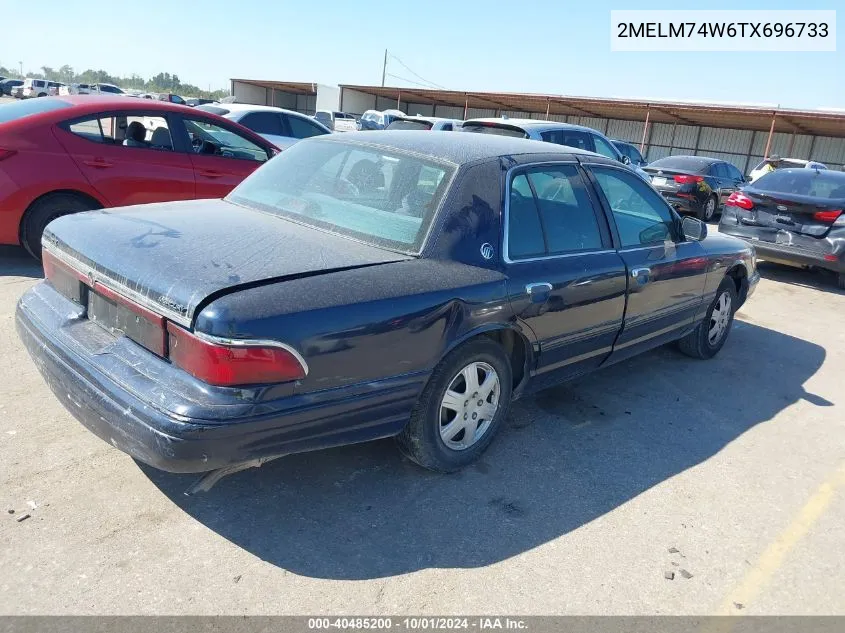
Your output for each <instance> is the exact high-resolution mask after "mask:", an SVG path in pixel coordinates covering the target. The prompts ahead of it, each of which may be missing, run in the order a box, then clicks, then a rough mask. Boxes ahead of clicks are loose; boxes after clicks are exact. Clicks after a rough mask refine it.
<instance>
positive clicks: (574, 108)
mask: <svg viewBox="0 0 845 633" xmlns="http://www.w3.org/2000/svg"><path fill="white" fill-rule="evenodd" d="M340 88H341V90H343V89H349V90H355V91H357V92H362V93H364V94H369V95H373V96H375V97H384V98H387V99H401V102H403V103H419V104H430V105H443V106H453V107H461V108H488V109H489V108H494V109H497V110H505V111H515V112H539V113H544V112H545V113H547V114H549V115H552V114H555V115H567V116H587V117H596V118H602V119H623V120H629V121H645V120H646V117H648V119H649V121H650V122H651V123H677V124H680V125H694V126H704V127H717V128H738V129H745V130H760V131H769V130H770V128H771V126H772V120H773V119H775V120H776V121H777V127H778V129H779V130H780V131H787V132H795V133H798V134H810V135H815V136H831V137H839V138H845V111H843V112H836V111H826V110H795V109H786V108H778V107H773V106H752V105H726V104H708V103H687V102H677V101H648V100H632V99H602V98H593V97H567V96H563V95H542V94H523V93H513V92H473V91H466V92H462V91H457V90H429V89H422V88H404V87H382V86H358V85H348V84H341V86H340Z"/></svg>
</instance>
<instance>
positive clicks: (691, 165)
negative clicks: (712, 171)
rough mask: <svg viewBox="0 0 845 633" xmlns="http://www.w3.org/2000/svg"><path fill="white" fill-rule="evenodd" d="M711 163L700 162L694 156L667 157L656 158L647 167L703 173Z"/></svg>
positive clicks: (707, 161)
mask: <svg viewBox="0 0 845 633" xmlns="http://www.w3.org/2000/svg"><path fill="white" fill-rule="evenodd" d="M711 164H713V161H709V160H701V159H700V158H696V157H695V156H667V157H666V158H658V159H657V160H656V161H654V162H652V163H650V164H649V167H655V168H658V169H660V168H665V169H683V170H684V171H692V172H702V173H703V172H705V171H707V170H708V169H709V168H710V165H711Z"/></svg>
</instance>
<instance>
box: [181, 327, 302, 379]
mask: <svg viewBox="0 0 845 633" xmlns="http://www.w3.org/2000/svg"><path fill="white" fill-rule="evenodd" d="M191 334H193V335H194V336H196V337H197V338H198V339H200V340H201V341H205V342H207V343H212V344H214V345H226V346H228V347H278V348H280V349H283V350H285V351H286V352H288V353H289V354H290V355H291V356H293V357H294V358H295V359H296V361H297V362H298V363H299V364H300V366H301V367H302V370H303V371H304V372H305V375H306V376H307V375H308V363H306V362H305V359H304V358H303V357H302V354H300V353H299V352H298V351H297V350H296V349H295V348H293V347H291V346H290V345H288V344H287V343H281V342H279V341H274V340H270V339H245V338H225V337H222V336H213V335H212V334H205V333H203V332H191Z"/></svg>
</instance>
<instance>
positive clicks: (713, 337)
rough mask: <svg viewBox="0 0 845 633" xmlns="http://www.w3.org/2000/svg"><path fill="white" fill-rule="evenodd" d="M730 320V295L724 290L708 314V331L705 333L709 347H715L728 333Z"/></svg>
mask: <svg viewBox="0 0 845 633" xmlns="http://www.w3.org/2000/svg"><path fill="white" fill-rule="evenodd" d="M730 320H731V295H730V293H729V292H728V291H727V290H726V291H724V292H722V294H720V295H719V298H718V299H717V300H716V305H714V306H713V312H711V313H710V329H709V331H708V333H707V340H708V341H709V342H710V345H716V344H718V342H719V341H720V340H722V337H723V336H724V335H725V334H726V333H727V331H728V323H730Z"/></svg>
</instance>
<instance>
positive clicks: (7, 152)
mask: <svg viewBox="0 0 845 633" xmlns="http://www.w3.org/2000/svg"><path fill="white" fill-rule="evenodd" d="M15 154H17V152H16V151H15V150H13V149H3V148H2V147H0V160H6V159H7V158H9V157H10V156H14V155H15Z"/></svg>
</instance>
